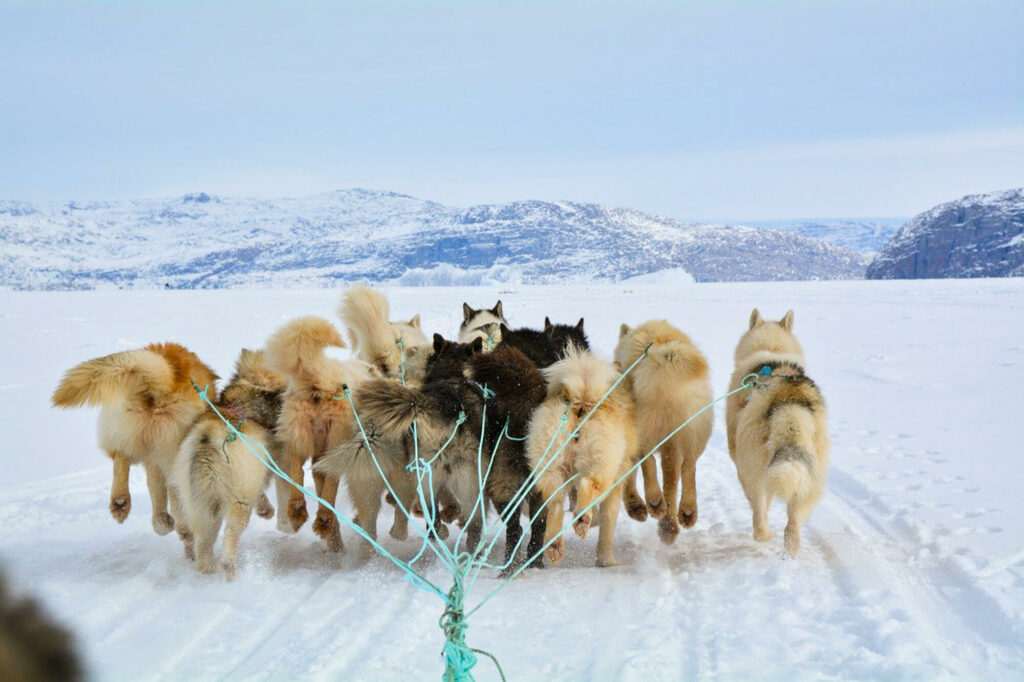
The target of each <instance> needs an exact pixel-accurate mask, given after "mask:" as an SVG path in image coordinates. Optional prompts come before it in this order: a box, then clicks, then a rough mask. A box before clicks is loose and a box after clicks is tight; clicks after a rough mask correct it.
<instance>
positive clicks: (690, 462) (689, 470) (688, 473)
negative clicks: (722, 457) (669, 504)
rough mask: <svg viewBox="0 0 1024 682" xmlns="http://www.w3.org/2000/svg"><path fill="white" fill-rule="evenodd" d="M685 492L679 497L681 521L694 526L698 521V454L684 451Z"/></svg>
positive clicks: (687, 525) (686, 525)
mask: <svg viewBox="0 0 1024 682" xmlns="http://www.w3.org/2000/svg"><path fill="white" fill-rule="evenodd" d="M682 459H683V476H682V478H683V494H682V497H680V499H679V523H681V524H683V525H684V526H685V527H687V528H693V525H694V524H695V523H697V456H696V455H694V454H693V453H691V452H690V451H689V450H688V449H687V450H684V452H683V458H682Z"/></svg>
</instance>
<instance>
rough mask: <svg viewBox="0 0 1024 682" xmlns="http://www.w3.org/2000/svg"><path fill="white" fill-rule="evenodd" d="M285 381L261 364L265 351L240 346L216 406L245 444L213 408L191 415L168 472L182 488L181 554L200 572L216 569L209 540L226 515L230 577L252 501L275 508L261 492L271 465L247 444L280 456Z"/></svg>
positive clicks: (261, 510) (263, 512)
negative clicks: (277, 429)
mask: <svg viewBox="0 0 1024 682" xmlns="http://www.w3.org/2000/svg"><path fill="white" fill-rule="evenodd" d="M285 385H286V380H285V378H284V377H283V376H281V375H280V374H278V373H276V372H274V371H273V370H271V369H270V368H268V367H267V366H266V364H264V358H263V351H251V350H243V351H242V352H241V354H240V356H239V358H238V362H237V363H236V365H235V375H234V376H233V377H232V378H231V381H230V382H228V385H227V386H226V387H225V388H224V390H223V391H222V392H221V394H220V400H219V401H218V403H217V409H218V411H219V412H220V413H221V414H222V415H223V416H224V418H225V419H228V420H229V421H231V423H232V425H233V426H234V427H235V428H236V429H238V431H240V432H241V434H242V435H243V436H244V437H245V438H246V439H247V441H248V443H249V444H248V445H247V444H246V442H245V441H243V440H242V439H241V438H238V437H236V436H235V434H234V432H233V431H231V430H230V429H229V428H228V426H227V425H226V424H225V423H224V422H223V420H222V419H221V418H220V417H218V416H217V415H216V414H215V413H214V412H213V411H212V410H208V411H207V412H205V413H203V415H202V416H200V417H199V419H197V420H196V422H195V423H194V424H193V425H192V428H191V429H189V432H188V435H187V436H185V440H184V441H183V442H182V444H181V450H180V451H179V453H178V459H177V461H176V462H175V463H174V468H173V470H172V472H171V485H172V488H173V489H174V490H175V491H176V492H178V494H180V496H181V508H182V514H181V516H180V517H179V518H177V519H176V520H177V522H178V535H179V536H181V540H182V542H183V543H184V544H185V556H186V557H187V558H189V559H195V560H196V568H198V569H199V570H200V571H201V572H203V573H212V572H213V571H215V570H216V562H215V560H214V556H213V545H214V543H215V542H216V541H217V535H218V534H219V533H220V528H221V524H222V523H223V522H225V521H226V526H225V529H224V544H223V547H222V549H221V562H220V567H221V570H223V571H224V574H225V575H226V576H227V578H228V580H231V579H233V578H234V576H235V556H236V553H237V550H238V539H239V537H240V536H241V534H242V531H244V530H245V528H246V526H248V525H249V519H250V518H251V516H252V511H253V509H255V510H256V513H257V514H259V515H260V516H261V517H263V518H270V517H271V516H273V515H274V508H273V507H272V506H270V501H269V500H267V496H266V495H265V494H264V493H263V491H264V490H265V489H266V487H267V482H268V478H269V477H270V470H269V469H268V468H267V467H266V466H265V465H264V464H263V462H261V461H260V459H259V458H258V457H257V456H256V454H254V453H253V452H252V451H251V450H250V449H249V448H250V445H251V447H252V448H254V449H256V451H257V452H258V453H259V455H260V456H261V457H266V455H265V454H264V452H263V451H264V450H265V451H266V453H267V454H269V455H270V457H272V458H273V459H274V460H275V461H277V460H278V459H279V458H280V455H279V447H278V443H277V440H276V439H275V438H274V426H275V424H276V423H277V415H278V413H279V412H280V409H281V395H282V394H283V393H284V389H285ZM261 446H262V449H261Z"/></svg>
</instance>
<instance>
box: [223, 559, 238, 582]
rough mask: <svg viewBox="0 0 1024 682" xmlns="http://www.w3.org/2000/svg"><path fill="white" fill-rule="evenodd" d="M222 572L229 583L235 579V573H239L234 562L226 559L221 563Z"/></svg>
mask: <svg viewBox="0 0 1024 682" xmlns="http://www.w3.org/2000/svg"><path fill="white" fill-rule="evenodd" d="M220 571H221V573H223V574H224V577H225V578H227V581H228V582H231V581H232V580H234V579H235V573H236V572H237V566H236V564H235V562H234V561H229V560H227V559H224V560H222V561H221V562H220Z"/></svg>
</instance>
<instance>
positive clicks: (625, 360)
mask: <svg viewBox="0 0 1024 682" xmlns="http://www.w3.org/2000/svg"><path fill="white" fill-rule="evenodd" d="M648 346H649V347H650V350H649V351H648V353H647V357H646V358H644V359H643V360H642V361H641V362H640V363H639V364H637V366H636V367H634V368H633V371H632V372H630V373H629V374H628V375H627V376H626V384H627V386H629V387H630V389H631V390H632V392H633V398H634V400H635V402H636V425H637V433H638V435H639V451H638V453H637V454H638V455H639V456H643V455H646V454H647V453H648V452H650V451H651V450H652V449H653V448H654V447H655V446H657V444H658V443H659V442H661V440H662V439H663V438H665V437H666V436H667V435H668V434H669V433H671V432H672V431H673V430H675V429H676V428H677V427H678V426H679V425H680V424H682V423H683V422H685V421H686V420H687V419H689V418H690V417H692V416H693V415H694V414H696V412H697V411H698V410H700V409H701V408H702V407H704V406H705V405H707V404H708V403H709V402H711V397H712V396H711V378H710V376H709V374H708V363H707V360H705V359H704V356H703V355H702V354H701V352H700V351H699V350H698V349H697V347H696V346H695V345H693V343H692V342H691V341H690V338H689V337H688V336H687V335H686V334H684V333H683V332H681V331H680V330H678V329H676V328H675V327H673V326H672V325H670V324H669V323H668V322H666V321H665V320H650V321H649V322H644V323H643V324H641V325H640V326H638V327H636V328H634V329H630V328H629V326H628V325H625V324H624V325H622V326H621V327H620V328H619V344H618V346H617V347H616V349H615V363H616V365H618V367H619V369H620V370H621V371H625V370H626V369H627V368H628V367H629V366H630V365H632V364H633V363H634V362H635V361H636V360H637V358H639V357H640V356H641V355H643V352H644V350H645V349H647V348H648ZM712 421H713V414H712V411H711V410H707V411H705V412H704V413H702V414H701V415H700V416H699V417H697V418H696V419H694V420H693V421H692V422H691V423H690V424H688V425H687V426H686V427H685V428H683V429H682V430H681V431H679V432H678V433H677V434H676V435H674V436H673V437H672V438H671V439H670V440H668V441H667V442H666V443H665V444H664V445H662V446H661V449H660V453H661V472H662V479H663V481H662V482H663V487H661V488H660V487H659V486H658V475H657V466H656V465H655V463H654V456H653V455H652V456H650V457H648V458H646V459H645V460H644V461H643V463H642V464H641V467H642V469H643V473H644V494H645V496H646V498H647V507H645V506H644V503H643V500H641V499H640V495H639V494H638V493H637V490H636V472H635V471H634V472H633V473H632V474H630V476H629V478H628V479H627V481H626V484H625V491H624V495H625V504H626V511H627V512H628V513H629V515H630V516H631V517H632V518H634V519H636V520H638V521H644V520H646V519H647V511H648V508H649V509H650V513H651V516H653V517H655V518H656V519H659V521H658V535H659V536H660V537H661V539H662V541H663V542H666V543H671V542H673V541H674V540H675V539H676V536H678V535H679V524H680V523H682V524H683V525H684V526H686V527H687V528H690V527H691V526H693V524H695V523H696V522H697V458H698V457H700V456H701V453H703V452H704V448H705V447H707V444H708V439H709V438H710V437H711V425H712ZM680 477H681V478H682V495H681V496H680V495H679V492H678V491H679V480H680ZM677 502H678V504H677ZM677 518H678V521H677Z"/></svg>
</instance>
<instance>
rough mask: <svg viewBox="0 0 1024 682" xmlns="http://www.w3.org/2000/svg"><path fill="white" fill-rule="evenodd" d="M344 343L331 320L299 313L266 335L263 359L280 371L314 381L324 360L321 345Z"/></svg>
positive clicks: (341, 346) (341, 345)
mask: <svg viewBox="0 0 1024 682" xmlns="http://www.w3.org/2000/svg"><path fill="white" fill-rule="evenodd" d="M328 346H336V347H338V348H344V347H345V341H344V340H343V339H342V338H341V334H339V333H338V330H337V329H336V328H335V327H334V325H333V324H331V323H330V322H328V321H327V320H325V319H323V318H322V317H315V316H309V317H300V318H298V319H295V320H292V321H291V322H288V323H286V324H285V325H284V326H283V327H281V328H280V329H278V330H277V331H276V332H274V334H273V335H272V336H271V337H270V338H269V339H267V345H266V348H265V352H266V363H267V365H268V366H269V367H270V368H271V369H272V370H274V371H275V372H278V373H280V374H284V375H286V376H289V377H293V378H295V379H298V380H300V381H314V380H315V378H316V377H317V376H318V375H319V374H320V369H321V367H322V366H323V365H324V362H325V361H326V360H327V356H325V355H324V348H327V347H328Z"/></svg>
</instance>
